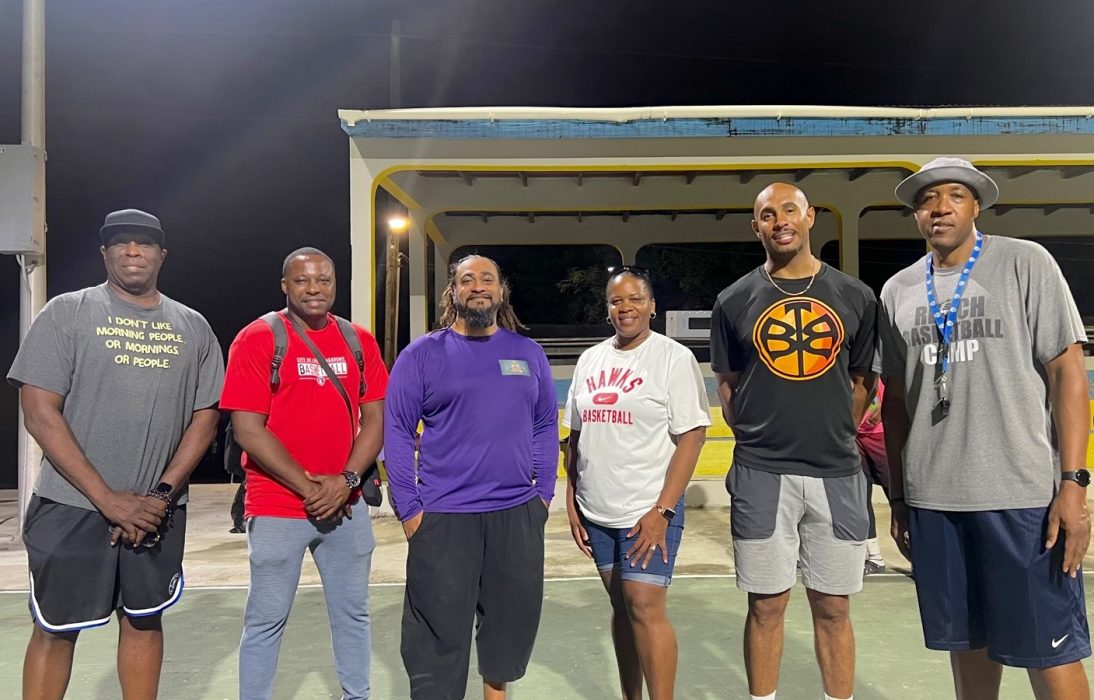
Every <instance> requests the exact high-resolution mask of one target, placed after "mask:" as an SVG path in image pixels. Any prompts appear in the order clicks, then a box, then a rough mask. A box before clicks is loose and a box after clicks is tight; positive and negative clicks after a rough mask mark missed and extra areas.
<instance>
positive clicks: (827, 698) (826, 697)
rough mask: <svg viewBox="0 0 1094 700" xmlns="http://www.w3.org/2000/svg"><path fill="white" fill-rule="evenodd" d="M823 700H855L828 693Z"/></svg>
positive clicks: (852, 695) (852, 696)
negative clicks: (836, 696) (835, 696)
mask: <svg viewBox="0 0 1094 700" xmlns="http://www.w3.org/2000/svg"><path fill="white" fill-rule="evenodd" d="M874 542H877V540H874ZM824 700H855V696H854V694H853V693H852V694H851V697H849V698H834V697H832V696H831V695H829V694H828V693H825V694H824Z"/></svg>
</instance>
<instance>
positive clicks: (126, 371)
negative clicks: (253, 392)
mask: <svg viewBox="0 0 1094 700" xmlns="http://www.w3.org/2000/svg"><path fill="white" fill-rule="evenodd" d="M160 299H161V301H160V304H159V305H158V306H156V307H154V308H150V309H145V308H140V307H137V306H134V305H132V304H129V303H126V302H124V301H122V300H121V299H119V298H118V297H117V296H115V295H114V294H113V293H111V292H110V291H109V289H108V288H107V285H106V284H105V283H104V284H101V285H99V286H97V287H89V288H87V289H81V290H79V291H76V292H70V293H68V294H62V295H60V296H58V297H55V298H53V299H51V300H50V301H49V303H48V304H46V306H45V308H43V309H42V312H41V313H40V314H39V315H38V317H37V318H35V319H34V323H33V324H32V325H31V327H30V330H29V331H28V332H27V336H26V339H25V340H24V341H23V344H22V345H21V346H20V347H19V353H18V354H17V355H16V356H15V362H14V363H12V366H11V370H10V371H9V372H8V381H9V382H11V383H12V384H14V385H15V386H22V385H24V384H29V385H31V386H35V387H38V388H40V389H45V390H47V391H51V392H53V393H55V394H59V395H61V396H63V397H64V398H65V402H64V410H63V413H64V417H65V421H66V422H67V423H68V425H69V426H70V427H71V428H72V432H73V434H74V435H75V437H76V442H77V443H79V445H80V447H81V448H82V449H83V451H84V454H85V455H87V458H88V460H89V461H90V462H91V464H92V465H93V466H94V467H95V469H96V470H97V471H98V472H99V474H101V475H102V477H103V479H104V480H105V481H106V483H107V484H108V485H109V486H110V487H111V488H112V489H114V490H116V491H117V490H124V491H135V492H137V493H141V494H143V493H146V492H147V491H148V490H149V489H150V488H152V487H154V486H155V485H156V483H157V482H158V481H159V478H160V476H161V475H162V474H163V471H164V469H165V468H166V467H167V464H168V462H170V460H171V457H172V456H173V455H174V453H175V450H176V449H177V448H178V445H179V441H180V440H181V439H182V434H183V433H184V432H185V431H186V428H187V427H189V425H190V420H191V417H192V416H193V413H194V411H195V410H199V409H203V408H209V407H211V406H215V405H216V404H217V401H218V400H219V398H220V388H221V383H222V381H223V379H224V361H223V358H222V356H221V353H220V346H219V345H218V344H217V339H216V337H215V336H214V335H213V331H212V329H211V328H210V327H209V324H208V323H207V322H206V321H205V319H204V318H203V317H202V316H201V315H200V314H198V313H197V312H196V311H194V310H192V309H190V308H188V307H186V306H183V305H182V304H180V303H178V302H177V301H174V300H172V299H169V298H168V297H166V296H164V295H162V294H161V295H160ZM34 492H35V493H36V494H38V496H39V497H41V498H48V499H51V500H54V501H57V502H59V503H65V504H68V505H71V506H76V507H79V508H85V509H88V510H94V506H93V505H92V504H91V502H90V501H88V500H87V498H86V497H85V496H84V495H83V494H82V493H80V491H79V490H77V489H76V487H74V486H73V485H72V484H71V483H69V482H68V481H67V480H66V479H65V478H64V477H63V476H61V474H60V473H59V472H57V470H56V469H55V468H54V467H53V465H52V464H51V463H50V461H49V458H48V457H46V458H43V460H42V473H41V475H40V476H39V478H38V483H37V485H36V486H35V489H34ZM180 500H181V501H185V493H183V494H182V498H181V499H180Z"/></svg>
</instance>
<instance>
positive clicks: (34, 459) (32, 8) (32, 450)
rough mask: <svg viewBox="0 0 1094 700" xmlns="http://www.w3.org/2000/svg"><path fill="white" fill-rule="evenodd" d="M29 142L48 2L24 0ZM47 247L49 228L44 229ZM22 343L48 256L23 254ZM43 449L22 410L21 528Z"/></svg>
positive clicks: (37, 133)
mask: <svg viewBox="0 0 1094 700" xmlns="http://www.w3.org/2000/svg"><path fill="white" fill-rule="evenodd" d="M22 140H23V143H24V144H25V145H30V146H37V147H38V148H41V149H42V150H43V151H44V150H45V148H46V2H45V0H23V134H22ZM34 196H35V197H37V198H38V200H39V201H40V202H42V205H43V206H45V199H46V193H45V182H36V183H35V192H34ZM41 233H42V244H43V250H45V248H44V246H45V231H42V232H41ZM19 268H20V269H19V343H20V344H22V342H23V338H25V337H26V334H27V330H29V329H30V324H31V321H33V320H34V317H35V316H36V315H38V312H39V311H41V310H42V307H43V306H44V305H45V303H46V256H45V254H44V253H43V254H42V255H25V256H20V258H19ZM41 462H42V449H41V448H40V447H39V446H38V443H36V442H35V441H34V439H33V438H31V437H30V435H28V434H27V431H26V428H25V427H24V425H23V412H22V410H20V411H19V532H20V533H22V531H23V514H24V513H25V512H26V507H27V504H28V503H29V502H30V495H31V491H32V489H33V488H34V482H35V480H36V479H37V477H38V471H39V469H40V468H41V466H40V465H41Z"/></svg>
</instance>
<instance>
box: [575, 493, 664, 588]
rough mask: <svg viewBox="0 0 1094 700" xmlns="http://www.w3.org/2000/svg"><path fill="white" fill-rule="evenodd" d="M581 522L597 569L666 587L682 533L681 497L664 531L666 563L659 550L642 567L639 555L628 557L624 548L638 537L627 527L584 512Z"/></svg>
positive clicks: (628, 578) (628, 548)
mask: <svg viewBox="0 0 1094 700" xmlns="http://www.w3.org/2000/svg"><path fill="white" fill-rule="evenodd" d="M581 524H582V525H584V526H585V531H586V532H587V533H588V534H589V546H590V548H591V549H592V550H593V561H595V562H596V569H597V571H599V572H601V573H603V572H605V571H616V572H618V573H619V575H620V576H621V577H622V579H623V580H624V581H638V582H640V583H649V584H653V585H654V586H661V587H662V588H668V585H669V583H670V582H671V581H672V569H673V567H674V566H675V565H676V553H677V552H678V551H679V549H680V540H681V539H682V538H683V536H684V499H683V498H681V499H680V501H679V503H677V504H676V515H674V516H673V517H672V520H671V521H670V522H669V527H668V530H667V531H666V532H665V542H666V544H668V549H669V563H668V564H666V563H665V562H664V560H663V559H662V558H661V553H660V552H655V553H654V554H653V556H651V557H650V561H649V564H647V565H646V568H645V569H643V568H642V562H641V558H639V557H633V558H632V559H633V566H632V559H627V558H626V554H627V551H628V550H630V548H631V545H633V544H634V542H635V540H637V539H638V535H635V536H634V537H627V533H628V532H630V530H631V528H629V527H604V526H602V525H597V524H596V523H592V522H589V521H588V520H587V519H586V518H585V517H584V516H582V518H581Z"/></svg>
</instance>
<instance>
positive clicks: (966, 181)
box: [896, 157, 999, 209]
mask: <svg viewBox="0 0 1094 700" xmlns="http://www.w3.org/2000/svg"><path fill="white" fill-rule="evenodd" d="M940 182H959V183H961V184H962V185H964V186H966V187H968V188H969V189H970V190H972V192H973V194H975V195H976V199H977V200H978V201H979V202H980V208H981V209H987V208H988V207H990V206H991V205H993V204H995V201H996V200H997V199H999V186H998V185H996V184H995V181H994V180H992V179H991V178H990V177H988V176H987V175H985V174H984V173H982V172H980V171H979V170H977V169H976V167H975V166H973V164H972V163H970V162H969V161H967V160H964V159H962V158H946V157H944V158H935V159H934V160H932V161H931V162H930V163H927V164H926V165H924V166H923V167H922V168H920V169H919V172H917V173H916V174H915V175H909V176H908V177H906V178H905V179H904V181H903V182H901V183H900V184H899V185H897V186H896V198H897V199H899V200H900V201H901V203H902V204H904V205H905V206H908V207H911V208H912V209H915V205H916V196H917V195H918V194H919V192H920V190H922V189H923V188H924V187H929V186H930V185H937V184H938V183H940Z"/></svg>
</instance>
